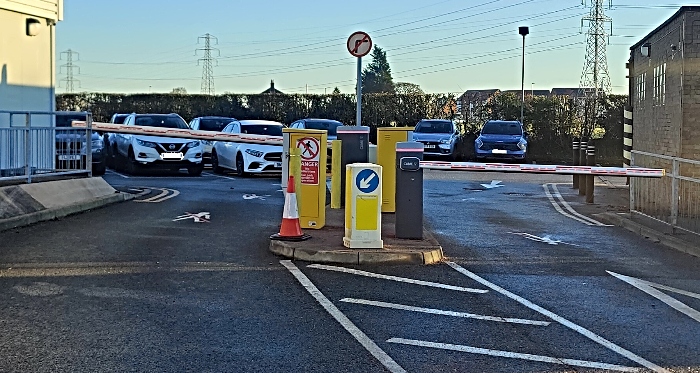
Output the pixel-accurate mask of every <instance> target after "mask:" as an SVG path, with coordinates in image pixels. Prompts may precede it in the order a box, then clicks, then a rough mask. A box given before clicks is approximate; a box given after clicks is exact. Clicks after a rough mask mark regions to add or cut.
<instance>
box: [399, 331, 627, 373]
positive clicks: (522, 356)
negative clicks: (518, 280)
mask: <svg viewBox="0 0 700 373" xmlns="http://www.w3.org/2000/svg"><path fill="white" fill-rule="evenodd" d="M387 342H389V343H399V344H404V345H410V346H418V347H428V348H438V349H441V350H451V351H459V352H468V353H470V354H479V355H488V356H498V357H506V358H510V359H521V360H530V361H538V362H542V363H551V364H559V365H570V366H577V367H584V368H594V369H605V370H616V371H618V372H639V371H640V369H639V368H632V367H626V366H622V365H614V364H606V363H598V362H595V361H585V360H574V359H563V358H557V357H549V356H541V355H531V354H522V353H518V352H510V351H499V350H489V349H486V348H478V347H471V346H463V345H454V344H449V343H435V342H427V341H418V340H415V339H404V338H391V339H389V340H387Z"/></svg>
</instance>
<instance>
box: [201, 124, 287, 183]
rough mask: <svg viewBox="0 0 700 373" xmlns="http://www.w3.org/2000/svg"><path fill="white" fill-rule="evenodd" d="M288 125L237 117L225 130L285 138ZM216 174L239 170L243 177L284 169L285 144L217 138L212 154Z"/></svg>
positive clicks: (234, 132)
mask: <svg viewBox="0 0 700 373" xmlns="http://www.w3.org/2000/svg"><path fill="white" fill-rule="evenodd" d="M282 128H284V125H283V124H282V123H279V122H274V121H268V120H236V121H233V122H231V123H229V124H228V125H227V126H226V127H225V128H224V130H223V131H222V132H224V133H230V134H250V135H267V136H279V137H280V138H281V137H282ZM211 164H212V169H213V171H214V172H215V173H222V172H224V170H232V171H235V172H236V174H237V175H239V176H245V175H248V174H264V173H280V172H282V145H266V144H249V143H240V142H229V141H215V142H214V146H213V149H212V154H211Z"/></svg>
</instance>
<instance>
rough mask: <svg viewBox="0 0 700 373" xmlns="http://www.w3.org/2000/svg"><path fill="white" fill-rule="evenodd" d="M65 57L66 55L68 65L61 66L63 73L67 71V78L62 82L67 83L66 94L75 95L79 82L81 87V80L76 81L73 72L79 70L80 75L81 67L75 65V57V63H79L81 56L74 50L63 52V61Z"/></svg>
mask: <svg viewBox="0 0 700 373" xmlns="http://www.w3.org/2000/svg"><path fill="white" fill-rule="evenodd" d="M63 55H66V63H65V64H63V65H61V66H60V68H61V71H63V69H65V71H66V72H65V73H66V77H65V78H63V79H61V81H62V82H66V87H65V88H66V93H74V92H75V83H76V82H77V83H78V87H80V80H77V79H75V75H74V72H73V70H78V74H80V67H79V66H76V65H75V64H73V61H74V60H73V56H74V55H75V57H76V59H75V61H78V60H79V59H80V54H79V53H78V52H76V51H74V50H71V49H69V50H67V51H65V52H61V57H60V58H61V60H63Z"/></svg>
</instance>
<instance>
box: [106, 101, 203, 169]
mask: <svg viewBox="0 0 700 373" xmlns="http://www.w3.org/2000/svg"><path fill="white" fill-rule="evenodd" d="M124 125H127V126H146V127H163V128H178V129H185V130H189V129H190V127H188V126H187V122H185V120H184V119H182V117H180V116H179V115H177V114H130V115H129V116H128V117H126V119H125V120H124ZM112 141H113V142H114V144H113V145H112V150H113V152H114V155H115V162H116V166H117V168H120V169H124V170H125V171H126V172H128V173H131V174H134V173H137V172H138V171H139V170H140V169H142V168H161V169H167V170H171V171H178V170H180V169H181V168H187V172H188V173H189V174H190V175H192V176H199V175H201V173H202V170H203V169H204V164H203V163H202V153H203V152H204V147H203V145H202V142H201V141H199V140H191V139H183V138H174V137H164V136H147V135H131V134H124V133H116V134H115V135H114V136H113V137H112Z"/></svg>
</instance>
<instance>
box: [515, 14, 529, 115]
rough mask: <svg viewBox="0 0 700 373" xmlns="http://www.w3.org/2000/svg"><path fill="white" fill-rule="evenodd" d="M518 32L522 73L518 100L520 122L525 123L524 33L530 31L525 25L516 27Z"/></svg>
mask: <svg viewBox="0 0 700 373" xmlns="http://www.w3.org/2000/svg"><path fill="white" fill-rule="evenodd" d="M518 33H519V34H520V35H522V36H523V64H522V65H523V73H522V81H521V89H522V93H523V95H522V100H521V101H520V123H523V124H525V123H524V121H525V35H527V34H529V33H530V28H529V27H527V26H520V27H518Z"/></svg>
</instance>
